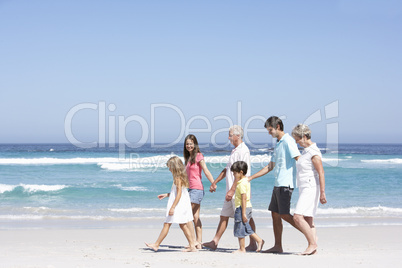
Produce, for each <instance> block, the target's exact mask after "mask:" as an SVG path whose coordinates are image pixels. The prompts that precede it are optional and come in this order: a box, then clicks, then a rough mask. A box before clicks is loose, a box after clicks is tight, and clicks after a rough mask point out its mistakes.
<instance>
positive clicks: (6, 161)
mask: <svg viewBox="0 0 402 268" xmlns="http://www.w3.org/2000/svg"><path fill="white" fill-rule="evenodd" d="M172 156H174V154H169V155H159V156H150V157H138V155H137V154H132V155H131V157H130V158H127V159H120V158H113V157H105V158H66V159H64V158H48V157H43V158H1V159H0V165H72V164H82V165H87V164H96V165H98V166H100V167H101V168H102V169H106V170H133V171H141V170H148V171H149V169H155V168H166V162H167V161H168V160H169V158H170V157H172ZM180 159H181V160H182V161H183V162H184V158H183V157H180ZM204 159H205V162H206V163H209V164H226V163H227V162H228V161H229V155H225V156H207V157H205V158H204ZM270 159H271V156H269V155H267V154H263V155H252V156H251V163H265V164H268V162H269V161H270Z"/></svg>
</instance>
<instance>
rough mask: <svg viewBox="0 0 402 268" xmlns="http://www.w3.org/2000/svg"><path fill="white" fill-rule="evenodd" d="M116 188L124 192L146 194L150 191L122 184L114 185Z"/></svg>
mask: <svg viewBox="0 0 402 268" xmlns="http://www.w3.org/2000/svg"><path fill="white" fill-rule="evenodd" d="M114 186H115V187H117V188H119V189H121V190H123V191H133V192H146V191H148V189H147V188H146V187H141V186H131V187H130V186H128V187H126V186H122V185H121V184H117V185H114Z"/></svg>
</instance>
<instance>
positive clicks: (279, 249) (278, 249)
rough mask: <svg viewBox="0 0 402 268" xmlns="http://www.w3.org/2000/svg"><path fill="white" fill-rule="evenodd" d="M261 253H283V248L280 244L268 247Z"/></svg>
mask: <svg viewBox="0 0 402 268" xmlns="http://www.w3.org/2000/svg"><path fill="white" fill-rule="evenodd" d="M261 252H262V253H283V249H282V247H280V246H274V247H272V248H270V249H267V250H264V251H261Z"/></svg>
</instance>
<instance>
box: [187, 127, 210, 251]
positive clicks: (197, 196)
mask: <svg viewBox="0 0 402 268" xmlns="http://www.w3.org/2000/svg"><path fill="white" fill-rule="evenodd" d="M183 156H184V160H185V163H186V171H187V177H188V181H189V185H190V187H189V190H188V192H189V194H190V200H191V208H192V210H193V216H194V226H195V234H196V247H197V248H198V249H201V247H202V246H201V245H202V224H201V220H200V207H201V201H202V199H203V197H204V187H203V185H202V181H201V170H202V171H204V174H205V176H206V177H207V178H208V180H209V181H210V182H211V183H213V182H214V178H213V177H212V175H211V173H210V172H209V170H208V168H207V165H206V164H205V161H204V156H203V155H202V153H201V152H200V148H199V146H198V141H197V138H196V137H195V136H194V135H192V134H189V135H187V137H186V138H185V139H184V149H183ZM190 227H191V228H192V226H191V225H189V228H190Z"/></svg>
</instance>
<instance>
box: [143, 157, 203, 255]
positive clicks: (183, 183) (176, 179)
mask: <svg viewBox="0 0 402 268" xmlns="http://www.w3.org/2000/svg"><path fill="white" fill-rule="evenodd" d="M166 165H167V166H168V168H169V170H170V172H172V175H173V185H172V189H171V191H170V193H169V194H160V195H158V198H159V200H162V199H163V198H165V197H169V200H168V204H167V211H166V220H165V223H164V225H163V228H162V231H161V233H160V235H159V237H158V239H157V240H156V242H155V243H153V244H148V243H145V244H146V245H147V246H148V247H149V248H151V249H153V250H154V251H158V249H159V246H160V244H161V243H162V241H163V239H165V237H166V236H167V234H168V232H169V229H170V226H171V225H172V223H178V224H179V225H180V228H181V229H182V230H183V233H184V235H185V236H186V238H187V240H188V243H189V248H187V249H185V250H184V251H197V249H196V248H195V244H194V239H193V236H192V235H191V231H190V229H189V228H188V225H187V224H188V222H191V221H192V220H193V215H192V212H191V204H190V197H189V195H188V191H187V187H188V180H187V175H186V170H185V168H184V165H183V162H182V161H181V160H180V158H179V157H177V156H173V157H171V158H170V159H169V160H168V161H167V163H166Z"/></svg>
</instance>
